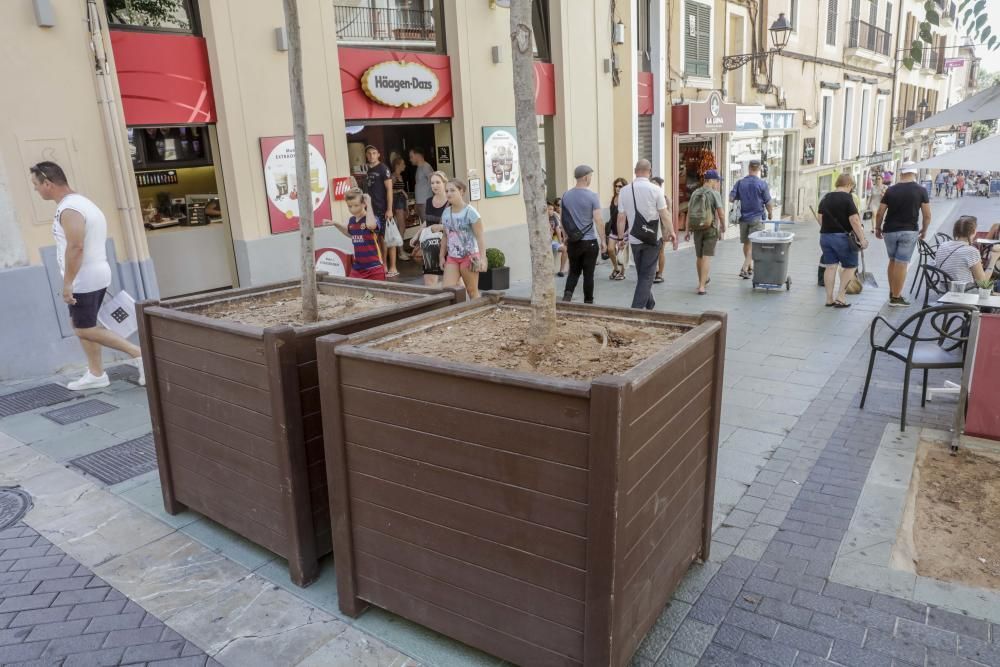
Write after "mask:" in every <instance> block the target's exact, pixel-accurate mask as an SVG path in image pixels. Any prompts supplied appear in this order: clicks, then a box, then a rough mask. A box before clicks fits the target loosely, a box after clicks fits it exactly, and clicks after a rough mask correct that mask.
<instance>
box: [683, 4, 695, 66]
mask: <svg viewBox="0 0 1000 667" xmlns="http://www.w3.org/2000/svg"><path fill="white" fill-rule="evenodd" d="M697 25H698V15H697V13H696V12H695V6H694V3H693V2H690V0H689V1H688V2H685V3H684V25H683V26H682V28H681V29H682V30H684V72H685V73H686V74H694V73H695V69H696V67H697V65H696V63H697V61H698V58H697V53H698V28H697Z"/></svg>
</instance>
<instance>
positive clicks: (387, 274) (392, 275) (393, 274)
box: [385, 271, 399, 278]
mask: <svg viewBox="0 0 1000 667" xmlns="http://www.w3.org/2000/svg"><path fill="white" fill-rule="evenodd" d="M385 277H386V278H398V277H399V271H386V272H385Z"/></svg>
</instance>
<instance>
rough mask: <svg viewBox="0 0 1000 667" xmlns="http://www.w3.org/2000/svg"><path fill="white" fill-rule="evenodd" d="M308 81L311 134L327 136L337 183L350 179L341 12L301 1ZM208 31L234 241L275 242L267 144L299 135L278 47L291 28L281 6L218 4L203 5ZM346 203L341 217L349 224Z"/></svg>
mask: <svg viewBox="0 0 1000 667" xmlns="http://www.w3.org/2000/svg"><path fill="white" fill-rule="evenodd" d="M299 14H300V16H299V19H300V23H301V31H302V44H303V52H304V57H303V68H302V69H303V79H304V87H305V96H306V117H307V122H308V128H309V133H310V134H322V135H323V137H324V144H325V146H326V162H327V170H328V172H329V174H330V176H331V177H332V176H336V175H342V174H343V175H346V174H348V173H349V170H348V160H347V148H346V141H345V136H346V135H345V133H344V120H343V118H344V111H343V101H342V98H341V95H340V76H339V71H340V65H339V59H338V57H337V44H336V27H335V24H334V14H333V5H332V3H330V2H327V1H326V0H299ZM201 16H202V27H203V31H204V35H205V41H206V43H207V47H208V58H209V63H210V66H211V69H212V82H213V85H214V88H215V103H216V109H217V111H218V128H217V129H218V134H219V153H220V155H221V163H222V164H221V166H222V173H223V175H224V182H225V190H226V199H227V202H228V207H229V216H230V221H231V224H232V230H233V238H234V239H236V240H244V241H251V240H254V239H258V238H263V237H267V236H270V234H271V228H270V222H269V219H268V209H267V197H266V193H265V189H264V175H263V164H262V158H261V154H260V139H261V137H269V136H284V135H291V133H292V120H291V106H290V102H289V90H288V57H287V53H286V52H281V51H278V50H277V49H276V48H275V42H274V29H275V28H277V27H280V26H282V25H284V16H283V14H282V9H281V3H276V2H273V1H272V0H212V2H210V3H209V2H203V3H201ZM345 214H346V209H345V208H344V207H343V204H341V203H338V202H334V211H333V215H334V218H335V219H338V220H342V219H344V217H345Z"/></svg>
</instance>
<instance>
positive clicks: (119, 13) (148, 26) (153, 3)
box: [105, 0, 200, 34]
mask: <svg viewBox="0 0 1000 667" xmlns="http://www.w3.org/2000/svg"><path fill="white" fill-rule="evenodd" d="M105 7H106V9H107V12H108V23H109V24H110V26H111V27H112V28H117V29H126V30H144V31H152V32H161V31H162V32H183V33H192V34H197V33H199V32H200V27H199V25H198V20H197V19H198V12H197V7H196V5H195V0H105Z"/></svg>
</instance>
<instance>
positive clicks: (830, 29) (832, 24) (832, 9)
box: [826, 0, 838, 46]
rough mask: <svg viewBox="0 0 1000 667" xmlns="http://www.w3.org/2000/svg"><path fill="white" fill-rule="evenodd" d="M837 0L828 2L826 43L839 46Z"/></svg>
mask: <svg viewBox="0 0 1000 667" xmlns="http://www.w3.org/2000/svg"><path fill="white" fill-rule="evenodd" d="M837 4H838V3H837V0H827V5H826V43H827V44H829V45H830V46H836V45H837Z"/></svg>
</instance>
